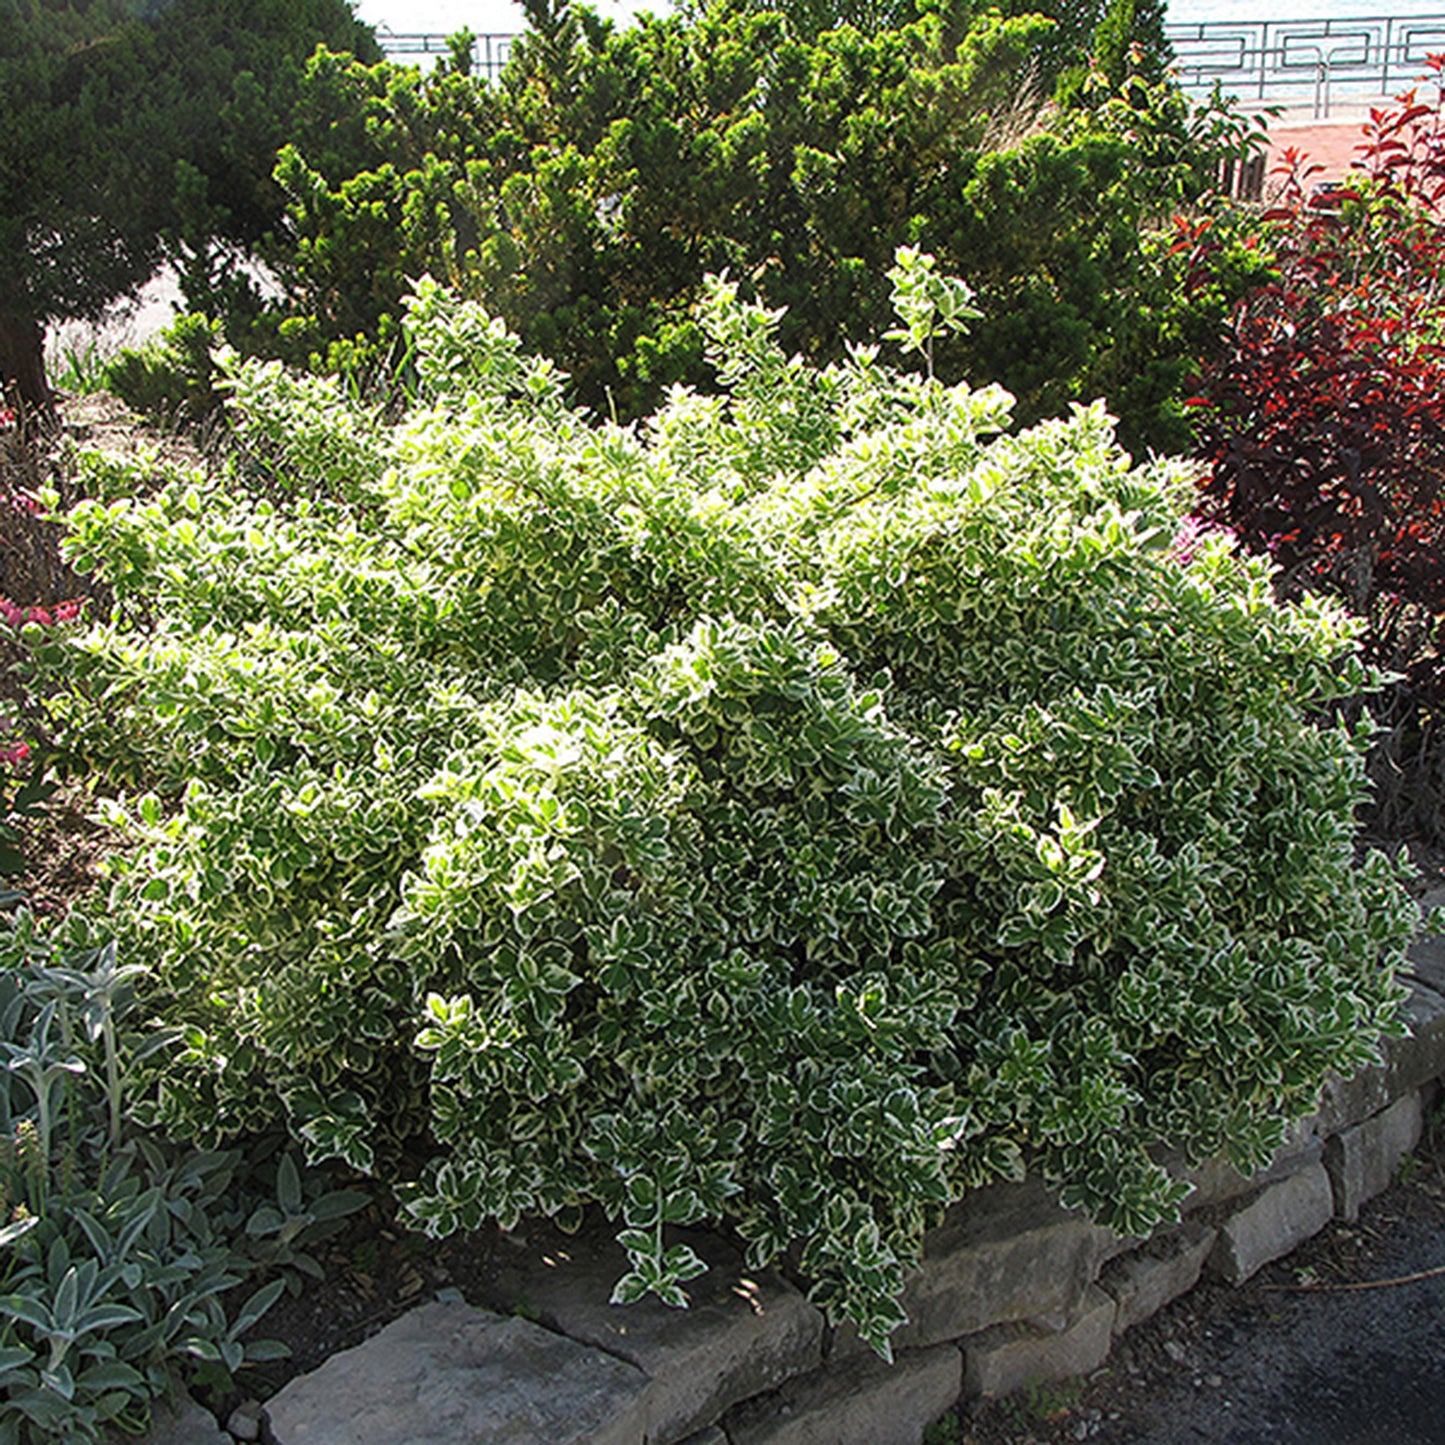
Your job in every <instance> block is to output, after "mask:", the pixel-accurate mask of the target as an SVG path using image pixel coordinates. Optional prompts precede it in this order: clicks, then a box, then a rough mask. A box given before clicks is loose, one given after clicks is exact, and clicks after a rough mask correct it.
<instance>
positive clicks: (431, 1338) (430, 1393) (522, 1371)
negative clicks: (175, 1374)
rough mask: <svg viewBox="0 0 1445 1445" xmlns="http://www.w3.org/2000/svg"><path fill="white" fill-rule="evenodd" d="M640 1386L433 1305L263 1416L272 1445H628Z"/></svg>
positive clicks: (301, 1384) (603, 1360) (534, 1329)
mask: <svg viewBox="0 0 1445 1445" xmlns="http://www.w3.org/2000/svg"><path fill="white" fill-rule="evenodd" d="M647 1385H648V1380H647V1377H646V1376H645V1375H644V1374H643V1373H642V1371H641V1370H639V1369H637V1368H636V1367H635V1366H633V1365H629V1364H627V1363H626V1361H624V1360H618V1359H614V1358H613V1357H612V1356H610V1355H607V1354H604V1353H603V1352H602V1351H601V1350H594V1349H589V1348H588V1347H587V1346H585V1345H579V1344H577V1343H576V1342H575V1341H574V1340H568V1339H564V1338H563V1337H562V1336H560V1335H555V1334H552V1333H551V1332H550V1331H548V1330H544V1329H542V1328H541V1327H540V1326H539V1325H534V1324H531V1323H529V1322H528V1321H526V1320H519V1319H505V1318H503V1317H502V1316H500V1315H495V1314H492V1313H491V1312H490V1311H488V1310H481V1309H476V1308H475V1307H473V1306H472V1305H468V1304H462V1303H445V1304H443V1303H436V1304H428V1305H422V1306H420V1307H419V1308H418V1309H414V1310H412V1311H411V1312H410V1313H409V1314H405V1315H403V1316H402V1317H401V1318H400V1319H399V1320H394V1321H392V1323H391V1324H389V1325H388V1326H387V1327H386V1328H385V1329H384V1330H382V1331H381V1333H380V1334H377V1335H374V1336H373V1337H372V1338H371V1339H369V1340H367V1341H366V1342H365V1343H364V1344H361V1345H357V1346H356V1347H355V1348H354V1349H350V1350H343V1351H342V1352H341V1353H340V1354H337V1355H333V1356H332V1357H331V1359H329V1360H328V1361H327V1362H326V1363H325V1364H324V1365H322V1366H321V1367H320V1368H319V1369H316V1370H313V1371H312V1372H311V1373H310V1374H309V1375H302V1376H300V1377H299V1378H298V1379H295V1380H292V1381H291V1383H290V1384H289V1385H287V1386H286V1387H285V1388H284V1389H283V1390H282V1391H281V1392H280V1393H279V1394H277V1395H276V1396H274V1397H273V1398H272V1399H271V1400H270V1401H269V1402H268V1404H267V1406H266V1414H267V1416H268V1417H269V1419H270V1423H271V1433H272V1437H273V1439H274V1440H275V1445H401V1442H405V1445H538V1442H545V1445H637V1442H639V1441H641V1440H645V1439H646V1438H647V1410H646V1393H647Z"/></svg>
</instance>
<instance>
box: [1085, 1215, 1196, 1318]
mask: <svg viewBox="0 0 1445 1445" xmlns="http://www.w3.org/2000/svg"><path fill="white" fill-rule="evenodd" d="M1217 1236H1218V1231H1217V1230H1214V1229H1209V1228H1206V1227H1205V1226H1204V1225H1202V1224H1186V1225H1184V1226H1183V1227H1182V1228H1180V1229H1176V1230H1171V1231H1169V1232H1168V1233H1167V1234H1160V1235H1157V1236H1155V1238H1153V1239H1151V1240H1150V1241H1149V1242H1148V1243H1147V1244H1145V1245H1144V1246H1143V1247H1142V1248H1140V1249H1138V1250H1136V1251H1135V1252H1134V1253H1133V1254H1127V1255H1125V1256H1124V1257H1123V1258H1121V1259H1116V1260H1112V1261H1111V1262H1110V1263H1109V1264H1108V1265H1106V1266H1105V1268H1104V1272H1103V1274H1102V1275H1101V1276H1100V1279H1099V1284H1100V1285H1101V1286H1102V1288H1103V1289H1104V1290H1105V1292H1106V1293H1108V1294H1109V1295H1111V1296H1112V1297H1113V1299H1114V1301H1115V1303H1116V1304H1117V1305H1118V1307H1119V1308H1118V1312H1117V1314H1116V1315H1115V1317H1114V1333H1115V1334H1116V1335H1121V1334H1123V1333H1124V1331H1125V1330H1127V1329H1132V1328H1133V1326H1135V1325H1137V1324H1138V1323H1139V1322H1140V1321H1141V1320H1147V1319H1149V1318H1150V1316H1152V1315H1155V1314H1157V1313H1158V1312H1159V1311H1160V1310H1161V1309H1163V1308H1164V1306H1165V1305H1167V1304H1168V1303H1169V1302H1170V1300H1175V1299H1178V1298H1179V1296H1180V1295H1182V1294H1185V1293H1187V1292H1188V1291H1189V1290H1191V1289H1193V1288H1194V1285H1195V1282H1196V1281H1197V1280H1198V1279H1199V1274H1200V1271H1201V1270H1202V1269H1203V1268H1204V1261H1205V1260H1206V1259H1208V1257H1209V1252H1210V1250H1212V1249H1213V1248H1214V1241H1215V1239H1216V1238H1217Z"/></svg>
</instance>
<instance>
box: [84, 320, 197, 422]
mask: <svg viewBox="0 0 1445 1445" xmlns="http://www.w3.org/2000/svg"><path fill="white" fill-rule="evenodd" d="M219 330H220V323H219V322H215V321H211V320H209V319H208V318H206V317H205V316H199V315H196V314H194V313H189V314H187V315H183V316H178V317H177V318H176V319H175V321H174V322H172V323H171V325H170V326H168V327H167V328H166V329H165V330H164V331H162V332H161V333H160V335H159V336H157V337H156V338H155V339H154V340H153V341H151V342H149V343H148V344H147V345H146V346H144V347H141V348H139V349H127V350H124V351H122V352H120V354H119V355H117V356H116V357H115V358H114V359H113V360H111V361H110V362H109V363H108V364H107V365H106V367H105V368H104V373H103V380H104V384H105V386H106V388H107V389H108V390H110V391H113V392H114V393H115V394H116V395H117V396H118V397H119V398H120V399H121V400H122V401H123V402H125V404H126V405H127V406H129V407H130V408H131V409H132V410H133V411H137V412H140V413H141V414H142V415H144V416H147V417H149V418H150V419H151V420H152V421H155V422H159V423H163V424H166V425H175V424H176V423H178V422H183V421H191V422H194V421H199V420H200V419H201V418H202V417H204V416H205V415H206V414H207V413H208V412H211V411H213V410H214V409H215V408H216V407H217V406H218V405H219V404H220V398H219V397H218V396H217V395H216V393H215V391H214V390H213V387H212V382H213V379H214V375H215V369H214V367H213V365H212V363H211V348H212V347H213V346H214V345H215V344H216V341H217V339H218V335H219Z"/></svg>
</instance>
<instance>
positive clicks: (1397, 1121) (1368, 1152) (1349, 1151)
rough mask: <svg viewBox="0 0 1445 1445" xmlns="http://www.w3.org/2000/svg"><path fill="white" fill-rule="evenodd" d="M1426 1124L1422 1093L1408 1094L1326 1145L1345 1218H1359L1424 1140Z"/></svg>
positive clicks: (1337, 1205) (1327, 1165)
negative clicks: (1370, 1201)
mask: <svg viewBox="0 0 1445 1445" xmlns="http://www.w3.org/2000/svg"><path fill="white" fill-rule="evenodd" d="M1423 1127H1424V1115H1423V1111H1422V1109H1421V1106H1420V1095H1419V1094H1418V1093H1412V1094H1406V1095H1405V1097H1404V1098H1403V1099H1397V1100H1396V1101H1395V1102H1394V1103H1393V1104H1391V1105H1390V1107H1389V1108H1388V1109H1385V1110H1382V1111H1381V1112H1380V1113H1378V1114H1376V1115H1375V1116H1374V1117H1373V1118H1371V1119H1366V1120H1365V1122H1364V1123H1363V1124H1357V1125H1355V1127H1354V1128H1353V1129H1346V1130H1344V1131H1343V1132H1342V1133H1339V1134H1336V1135H1335V1137H1334V1138H1333V1139H1331V1140H1330V1141H1329V1142H1328V1143H1327V1144H1326V1145H1325V1169H1326V1171H1327V1172H1328V1174H1329V1176H1330V1184H1331V1185H1332V1186H1333V1188H1334V1191H1335V1213H1336V1214H1337V1215H1338V1216H1339V1217H1340V1218H1341V1219H1349V1220H1354V1219H1358V1218H1359V1215H1360V1206H1361V1205H1362V1204H1363V1203H1364V1202H1365V1201H1366V1200H1367V1199H1373V1198H1374V1197H1375V1195H1377V1194H1378V1193H1379V1192H1380V1191H1381V1190H1382V1189H1384V1188H1385V1186H1386V1185H1388V1184H1389V1182H1390V1180H1391V1179H1393V1178H1394V1177H1395V1170H1396V1169H1398V1168H1399V1166H1400V1161H1401V1160H1402V1159H1403V1158H1404V1157H1405V1155H1407V1154H1408V1153H1410V1151H1411V1150H1412V1149H1414V1147H1415V1146H1416V1145H1417V1144H1418V1143H1419V1142H1420V1133H1421V1130H1422V1129H1423Z"/></svg>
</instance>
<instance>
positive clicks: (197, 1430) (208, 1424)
mask: <svg viewBox="0 0 1445 1445" xmlns="http://www.w3.org/2000/svg"><path fill="white" fill-rule="evenodd" d="M136 1445H231V1437H230V1436H229V1435H227V1434H226V1432H225V1431H224V1430H222V1429H221V1427H220V1426H219V1425H218V1424H217V1423H216V1417H215V1416H214V1415H213V1414H211V1412H210V1411H209V1410H205V1409H202V1408H201V1406H199V1405H198V1404H196V1402H195V1401H194V1400H193V1399H191V1397H190V1396H189V1395H188V1394H186V1392H185V1391H184V1390H182V1391H181V1393H180V1395H179V1396H178V1397H177V1399H176V1401H175V1403H174V1404H173V1405H166V1404H157V1405H156V1408H155V1414H154V1417H153V1418H152V1420H151V1428H150V1430H149V1431H148V1432H147V1433H146V1434H145V1435H143V1436H142V1437H141V1438H140V1440H139V1441H137V1442H136Z"/></svg>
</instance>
